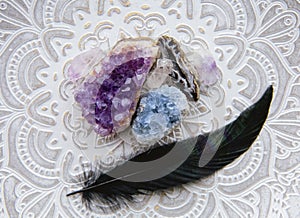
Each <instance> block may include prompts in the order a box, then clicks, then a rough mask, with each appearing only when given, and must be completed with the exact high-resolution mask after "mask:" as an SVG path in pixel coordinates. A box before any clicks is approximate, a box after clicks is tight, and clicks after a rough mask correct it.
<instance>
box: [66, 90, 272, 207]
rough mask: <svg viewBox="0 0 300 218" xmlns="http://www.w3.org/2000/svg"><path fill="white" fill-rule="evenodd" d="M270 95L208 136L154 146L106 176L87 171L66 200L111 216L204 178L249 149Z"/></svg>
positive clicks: (261, 124) (257, 131) (261, 122)
mask: <svg viewBox="0 0 300 218" xmlns="http://www.w3.org/2000/svg"><path fill="white" fill-rule="evenodd" d="M272 94H273V88H272V86H270V87H268V89H267V90H266V92H265V93H264V95H263V97H262V98H261V99H260V100H259V101H258V102H257V103H255V104H254V105H252V106H250V107H249V108H247V109H246V110H245V111H243V112H242V113H241V114H240V116H239V117H238V118H237V119H236V120H235V121H233V122H232V123H230V124H228V125H226V126H224V127H223V128H220V129H218V130H216V131H214V132H212V133H210V134H206V135H199V136H198V137H196V138H190V139H187V140H183V141H180V142H177V143H172V144H168V145H164V146H159V147H156V148H154V149H152V150H150V151H147V152H144V153H142V154H140V155H138V156H136V157H134V158H132V159H131V160H130V161H128V162H126V163H125V164H123V165H121V166H118V167H116V168H115V169H113V170H112V171H110V172H108V173H106V174H101V173H100V171H99V170H98V169H94V170H90V171H88V172H85V174H84V176H83V177H82V180H84V181H85V182H84V187H83V188H82V189H81V190H78V191H75V192H72V193H69V194H68V195H67V196H70V195H74V194H77V193H81V195H82V199H83V202H85V203H86V205H87V206H88V207H90V208H91V207H94V205H98V206H99V207H100V208H101V209H102V210H104V211H105V208H107V209H109V210H111V211H114V210H116V209H118V208H120V207H121V205H126V202H128V201H129V202H134V200H135V195H138V194H149V193H151V192H153V191H159V190H164V189H168V188H170V187H174V186H178V185H181V184H186V183H189V182H192V181H195V180H199V179H201V178H205V177H207V176H209V175H211V174H213V173H214V172H216V171H217V170H219V169H221V168H223V167H224V166H226V165H227V164H229V163H231V162H232V161H233V160H235V159H236V158H238V157H239V156H240V155H241V154H243V153H244V152H245V151H247V150H248V148H249V147H250V146H251V144H252V143H253V142H254V140H255V139H256V138H257V136H258V134H259V132H260V130H261V129H262V127H263V124H264V122H265V120H266V118H267V116H268V112H269V107H270V104H271V100H272ZM166 157H167V158H166ZM170 157H171V158H170ZM149 161H150V162H149ZM149 163H150V164H149ZM133 166H134V167H133ZM152 176H156V178H153V177H152ZM101 205H102V206H101Z"/></svg>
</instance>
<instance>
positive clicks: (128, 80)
mask: <svg viewBox="0 0 300 218" xmlns="http://www.w3.org/2000/svg"><path fill="white" fill-rule="evenodd" d="M129 41H130V40H129ZM157 52H158V48H156V47H155V46H153V43H152V41H151V40H148V41H147V40H140V41H139V40H131V42H130V43H128V41H121V42H119V43H118V44H117V45H116V46H115V47H114V48H113V50H112V51H110V52H109V53H108V55H107V56H106V57H105V58H103V59H102V60H101V61H100V62H99V64H97V65H95V67H94V70H93V73H92V74H91V75H88V76H87V77H86V78H85V79H84V82H83V83H82V84H80V85H78V86H77V88H76V90H75V100H76V101H77V102H78V103H79V104H80V106H81V109H82V115H83V116H84V117H85V118H86V120H87V121H88V122H89V123H90V124H92V125H93V127H94V129H95V131H96V132H97V133H98V134H100V135H101V136H107V135H110V134H112V133H114V132H117V133H118V132H120V131H123V130H124V129H125V128H127V127H128V126H129V125H130V122H131V118H132V115H133V113H134V112H135V110H136V106H137V102H138V100H139V97H140V93H141V89H142V86H143V84H144V82H145V79H146V77H147V74H148V73H149V71H150V68H151V67H152V65H153V63H154V61H155V59H156V55H157Z"/></svg>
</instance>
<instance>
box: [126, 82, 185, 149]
mask: <svg viewBox="0 0 300 218" xmlns="http://www.w3.org/2000/svg"><path fill="white" fill-rule="evenodd" d="M187 106H188V103H187V100H186V97H185V95H184V94H183V93H182V92H181V91H180V90H178V89H177V88H175V87H169V86H163V87H161V88H159V89H157V90H154V91H151V92H149V93H148V94H147V95H146V96H145V97H143V98H142V99H141V101H140V104H139V107H138V111H137V116H136V118H135V119H134V121H133V126H132V130H133V134H134V135H135V137H136V139H137V141H138V142H140V143H142V144H154V143H155V142H157V141H158V140H159V139H161V138H163V137H164V136H165V135H166V134H167V133H168V132H169V131H170V130H171V129H172V128H174V126H175V125H176V124H178V123H179V122H180V119H181V110H184V109H186V108H187Z"/></svg>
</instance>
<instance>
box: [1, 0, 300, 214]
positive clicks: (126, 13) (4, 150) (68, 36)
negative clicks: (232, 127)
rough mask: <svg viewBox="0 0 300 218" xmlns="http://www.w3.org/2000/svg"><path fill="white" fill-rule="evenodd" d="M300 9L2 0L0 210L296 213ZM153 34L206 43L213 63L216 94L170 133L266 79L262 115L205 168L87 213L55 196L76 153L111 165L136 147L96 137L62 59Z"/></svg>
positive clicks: (232, 106) (230, 1) (209, 1)
mask: <svg viewBox="0 0 300 218" xmlns="http://www.w3.org/2000/svg"><path fill="white" fill-rule="evenodd" d="M299 13H300V3H299V0H286V1H275V0H273V1H272V0H148V1H142V0H90V1H89V0H0V183H1V186H0V189H1V196H0V217H13V218H14V217H31V218H33V217H229V218H232V217H251V218H252V217H272V218H273V217H275V218H276V217H278V218H279V217H284V218H285V217H291V218H292V217H294V218H297V217H300V67H299V63H300V57H299V56H300V40H299V16H300V14H299ZM162 34H168V35H171V36H173V37H175V38H176V39H177V40H179V41H180V42H182V43H184V44H188V45H194V46H197V45H202V46H205V47H207V48H208V49H209V50H210V52H211V53H212V54H213V56H214V57H215V59H216V61H217V65H218V66H219V68H220V69H221V71H222V81H221V87H220V88H219V89H216V90H215V94H214V96H215V99H214V101H211V102H210V101H209V99H208V98H207V97H205V96H202V97H201V101H199V102H198V103H197V104H193V105H191V107H192V110H191V113H190V114H187V115H186V117H185V120H184V123H183V124H182V131H183V133H180V134H183V135H184V132H185V131H192V130H193V129H195V126H197V125H198V124H200V126H201V128H202V129H201V131H210V130H211V129H214V128H217V127H218V126H221V125H223V124H224V122H226V123H227V122H230V121H232V120H233V119H235V116H236V115H237V114H239V113H240V112H241V111H242V110H243V109H245V108H246V107H247V106H249V105H251V104H253V103H254V102H255V101H256V100H258V98H259V97H260V96H261V95H262V93H263V91H264V90H265V88H266V87H267V85H268V84H273V86H274V88H275V96H274V100H273V103H272V107H271V111H270V115H269V118H268V120H267V122H266V124H265V126H264V129H263V130H262V132H261V134H260V136H259V138H258V139H257V140H256V142H255V143H254V144H253V145H252V147H251V149H250V150H249V151H248V152H247V153H246V154H245V155H243V156H242V157H241V158H239V159H238V160H236V161H235V162H234V163H232V164H231V165H229V166H227V167H226V168H225V169H224V170H222V171H220V172H218V173H216V174H215V175H214V176H212V177H210V178H208V179H205V180H203V181H201V182H196V183H193V184H189V185H185V186H184V187H182V188H176V189H173V190H170V191H167V192H164V193H162V194H159V195H158V194H155V195H151V196H141V197H139V202H138V203H136V204H132V205H131V204H130V205H129V206H128V208H124V209H122V210H121V211H118V212H116V213H115V214H108V215H102V214H101V212H99V211H96V212H94V213H93V212H89V211H87V210H86V208H85V207H83V206H82V205H81V202H80V198H79V197H78V196H74V197H70V198H66V197H65V195H66V193H67V192H68V191H69V190H70V188H71V187H72V186H74V184H73V179H74V176H76V175H77V174H78V172H80V171H81V170H82V169H81V164H83V163H86V162H87V161H88V160H89V159H90V158H92V157H91V155H92V154H97V155H98V158H100V159H101V160H102V162H103V165H106V166H107V167H109V166H112V165H113V164H114V162H115V158H114V157H115V156H116V155H119V156H120V157H122V156H124V157H126V156H127V155H128V153H130V152H132V151H133V150H132V149H136V148H135V147H134V146H133V147H131V146H128V143H129V142H128V141H126V137H125V138H122V137H116V138H109V137H107V138H99V137H97V136H96V134H95V133H94V132H93V130H92V129H91V128H90V127H89V126H88V125H87V124H86V123H85V121H84V120H83V119H82V118H81V117H80V111H79V108H78V106H76V104H75V103H74V100H73V95H72V90H73V88H74V87H73V86H72V83H70V82H68V81H67V79H66V77H65V74H64V72H65V68H66V67H67V66H68V63H69V62H70V61H71V59H72V58H73V57H74V56H75V55H77V54H79V53H80V52H82V51H85V50H88V49H89V48H92V47H94V46H101V47H103V49H108V48H109V47H111V46H112V45H113V44H114V43H115V42H116V41H117V40H118V39H120V38H122V37H128V36H132V37H137V36H150V37H153V38H156V37H158V36H159V35H162ZM222 105H223V106H222ZM212 107H214V108H218V107H220V108H221V107H223V108H224V111H223V112H224V113H223V115H224V116H223V117H222V119H223V124H222V122H219V121H218V120H217V119H215V118H214V114H213V113H211V111H212ZM180 134H179V135H180ZM174 137H176V136H174ZM74 187H75V186H74ZM74 187H73V188H74Z"/></svg>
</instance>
